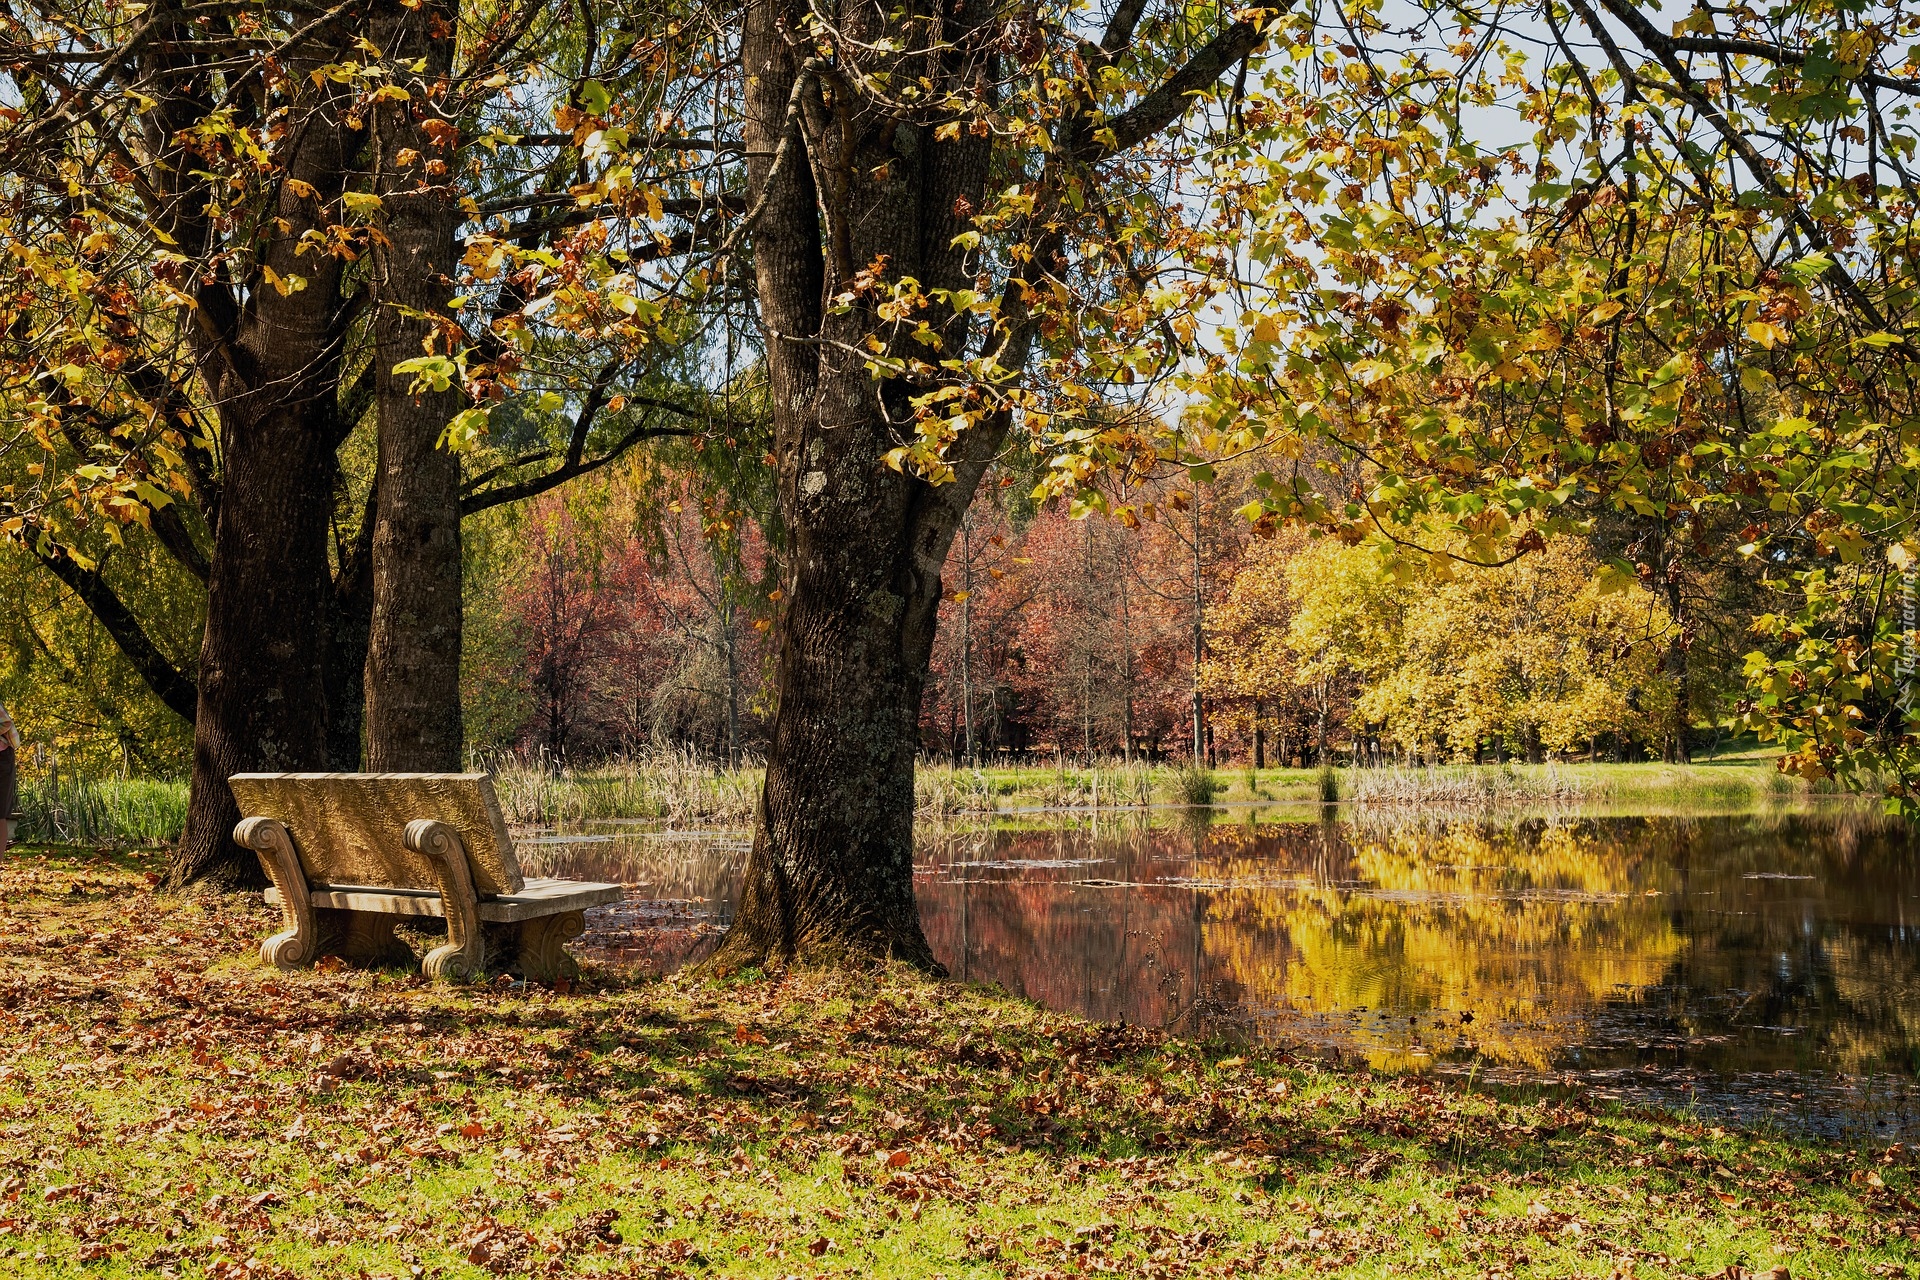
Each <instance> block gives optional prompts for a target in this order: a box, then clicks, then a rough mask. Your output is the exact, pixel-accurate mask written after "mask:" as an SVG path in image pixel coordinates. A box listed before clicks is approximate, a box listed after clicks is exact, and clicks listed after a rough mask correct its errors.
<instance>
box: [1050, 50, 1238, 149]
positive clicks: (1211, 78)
mask: <svg viewBox="0 0 1920 1280" xmlns="http://www.w3.org/2000/svg"><path fill="white" fill-rule="evenodd" d="M1260 39H1261V36H1260V26H1259V24H1258V23H1255V22H1245V21H1242V22H1236V23H1234V24H1233V25H1232V26H1230V27H1228V28H1226V29H1225V30H1223V31H1222V32H1221V33H1220V34H1219V35H1217V36H1215V37H1214V38H1213V39H1211V40H1209V41H1208V42H1207V43H1206V45H1205V47H1203V48H1202V49H1201V50H1200V52H1198V53H1196V54H1194V55H1193V57H1191V58H1189V59H1187V63H1186V65H1185V66H1183V67H1181V68H1180V69H1179V70H1178V71H1176V72H1174V73H1173V74H1172V75H1171V76H1169V77H1168V78H1167V80H1166V82H1165V83H1163V84H1162V85H1161V86H1160V87H1159V88H1158V89H1155V90H1154V91H1153V92H1152V93H1150V94H1148V95H1147V96H1146V97H1144V98H1142V99H1140V101H1139V102H1136V103H1135V104H1134V105H1133V106H1132V107H1131V108H1130V109H1128V110H1126V111H1123V112H1122V113H1120V114H1119V115H1117V116H1115V117H1114V118H1113V119H1111V120H1109V121H1107V123H1106V124H1105V126H1103V127H1104V128H1106V129H1110V130H1112V132H1113V141H1112V143H1111V144H1108V143H1105V142H1102V141H1101V140H1100V127H1096V128H1095V129H1094V131H1093V136H1092V138H1091V139H1089V140H1088V141H1085V142H1082V143H1081V144H1080V145H1079V146H1078V147H1077V148H1076V153H1077V156H1078V158H1080V159H1083V160H1098V159H1101V158H1102V157H1105V156H1110V155H1113V154H1114V153H1116V152H1120V151H1125V150H1127V149H1128V148H1130V147H1132V146H1134V145H1135V144H1137V143H1139V142H1141V141H1143V140H1145V139H1147V138H1149V137H1151V136H1152V135H1154V134H1156V133H1158V132H1160V131H1161V130H1162V129H1164V128H1166V127H1167V126H1168V125H1170V124H1172V123H1173V122H1174V121H1175V120H1178V119H1179V118H1180V117H1181V116H1183V115H1185V114H1186V113H1187V110H1188V108H1189V107H1191V106H1192V105H1193V104H1192V103H1190V102H1189V101H1188V98H1189V97H1191V96H1192V95H1193V94H1196V93H1199V92H1201V91H1202V90H1204V89H1206V88H1207V87H1208V86H1209V85H1211V84H1213V83H1214V82H1215V81H1216V80H1218V79H1219V78H1220V76H1221V73H1222V72H1224V71H1225V70H1226V69H1227V68H1228V67H1230V66H1232V65H1233V64H1234V63H1236V62H1238V61H1240V59H1242V58H1244V57H1246V56H1247V55H1248V54H1250V53H1252V52H1253V51H1254V50H1255V49H1257V48H1259V47H1260Z"/></svg>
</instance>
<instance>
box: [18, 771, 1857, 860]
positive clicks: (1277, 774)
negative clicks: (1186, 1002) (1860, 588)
mask: <svg viewBox="0 0 1920 1280" xmlns="http://www.w3.org/2000/svg"><path fill="white" fill-rule="evenodd" d="M487 767H489V768H490V769H491V770H492V772H493V774H494V779H495V785H496V788H497V790H498V792H499V796H500V804H501V808H502V809H503V810H504V811H505V814H506V817H507V821H509V822H511V823H514V824H517V825H525V826H556V825H567V824H576V823H582V822H593V821H605V820H620V819H624V820H657V821H661V822H666V823H672V824H678V825H684V826H702V825H721V826H744V825H747V824H748V823H750V822H752V820H753V812H754V805H755V803H756V802H757V801H758V799H759V796H760V783H761V777H762V775H761V771H760V769H759V768H757V767H754V766H741V767H737V768H728V767H726V766H720V765H714V764H711V763H708V762H705V761H702V760H700V759H698V758H696V757H694V756H692V755H686V754H676V753H672V752H665V753H661V754H658V755H654V756H647V757H636V758H633V759H627V760H618V761H613V762H609V763H605V764H599V765H593V766H589V767H585V768H580V769H552V768H549V767H545V766H542V765H538V764H529V763H526V762H523V761H518V760H514V759H505V760H499V761H493V762H489V764H488V766H487ZM915 790H916V803H917V804H918V807H919V811H920V813H921V814H922V816H926V817H938V816H942V815H962V814H991V813H1018V812H1020V811H1022V810H1031V809H1054V808H1100V809H1112V808H1142V807H1146V806H1149V805H1169V804H1171V805H1183V804H1207V803H1214V804H1243V803H1264V802H1267V801H1277V802H1281V803H1285V804H1299V805H1315V804H1318V803H1320V802H1321V801H1322V800H1323V799H1324V798H1325V797H1326V795H1327V794H1328V793H1329V790H1330V791H1331V793H1332V794H1333V795H1334V796H1336V797H1337V798H1338V799H1339V800H1342V801H1346V802H1350V803H1353V804H1355V805H1359V806H1363V807H1372V808H1380V809H1391V808H1393V807H1395V806H1400V805H1435V804H1439V805H1448V806H1465V807H1469V808H1472V807H1492V806H1502V805H1506V806H1524V805H1554V804H1572V803H1578V804H1583V805H1611V806H1635V805H1647V806H1659V807H1673V806H1687V805H1706V806H1721V807H1737V806H1742V805H1751V804H1763V803H1768V802H1778V801H1786V802H1791V801H1795V800H1801V799H1805V798H1808V797H1809V796H1812V795H1816V794H1830V793H1831V788H1819V787H1810V786H1809V785H1808V784H1806V783H1805V782H1803V781H1801V780H1799V779H1796V778H1790V777H1787V776H1785V775H1783V774H1781V773H1780V772H1779V771H1778V770H1776V769H1775V768H1774V767H1773V765H1772V761H1771V759H1770V758H1769V757H1766V756H1764V755H1762V754H1761V753H1759V752H1755V751H1748V752H1747V753H1745V754H1743V755H1736V756H1730V757H1726V758H1723V759H1721V760H1719V761H1716V762H1713V763H1700V764H1692V765H1666V764H1545V765H1526V764H1505V765H1443V766H1438V767H1432V768H1400V767H1394V766H1386V767H1381V768H1339V769H1333V770H1330V771H1328V772H1327V773H1325V774H1323V773H1322V772H1321V771H1318V770H1313V769H1261V770H1258V771H1256V770H1253V769H1247V768H1223V769H1213V770H1204V769H1203V770H1196V769H1192V768H1189V767H1187V766H1185V765H1176V764H1160V765H1150V764H1146V763H1144V762H1139V761H1135V762H1132V763H1123V762H1119V761H1114V762H1110V763H1105V764H1098V765H1091V766H1081V765H1075V764H1069V763H1066V762H1064V761H1063V762H1061V763H1058V764H1024V765H999V766H990V767H982V768H978V769H970V768H955V767H954V766H952V765H950V764H947V763H945V762H940V761H933V762H923V763H922V764H921V766H920V768H919V771H918V773H917V774H916V777H915ZM21 808H22V809H23V810H24V813H25V821H24V823H23V825H22V839H26V840H39V841H53V842H62V841H64V842H76V843H84V844H103V843H118V844H130V845H143V844H158V843H165V842H167V841H171V840H173V839H176V838H177V837H178V836H179V833H180V830H181V828H182V826H183V825H184V823H185V821H186V812H187V784H186V783H184V782H165V781H152V780H146V779H128V780H123V779H117V778H107V779H93V778H86V777H76V776H72V775H63V776H61V777H59V778H58V779H55V778H53V777H51V776H49V775H41V776H37V777H34V776H30V777H29V778H27V779H26V781H25V785H24V787H23V788H22V792H21Z"/></svg>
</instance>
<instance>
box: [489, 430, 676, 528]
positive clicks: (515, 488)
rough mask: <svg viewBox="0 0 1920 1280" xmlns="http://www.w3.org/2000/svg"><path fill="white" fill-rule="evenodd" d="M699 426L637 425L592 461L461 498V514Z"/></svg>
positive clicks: (552, 484)
mask: <svg viewBox="0 0 1920 1280" xmlns="http://www.w3.org/2000/svg"><path fill="white" fill-rule="evenodd" d="M699 434H700V431H699V429H698V428H695V427H645V426H642V427H635V428H634V429H633V430H632V431H629V432H627V434H626V435H624V436H622V437H621V438H620V440H619V441H618V442H617V443H616V444H615V445H614V446H613V448H611V449H609V450H607V451H606V452H605V453H603V454H601V455H600V456H599V457H597V458H593V459H591V460H588V461H584V462H580V463H573V462H567V463H563V464H561V465H560V466H558V467H555V468H554V469H553V470H552V471H549V472H547V474H545V475H543V476H535V477H534V478H533V479H531V480H522V481H520V482H518V483H517V484H507V485H501V486H500V487H499V488H498V489H488V490H486V491H485V492H483V493H473V494H468V495H467V496H466V497H464V498H462V499H461V500H460V514H461V515H462V516H470V515H473V514H474V513H475V512H477V511H485V510H487V509H489V508H491V507H499V506H504V505H506V504H507V503H509V502H519V501H520V500H521V499H523V498H537V497H539V496H540V495H541V494H543V493H545V492H547V491H548V490H549V489H557V488H559V487H560V486H561V485H563V484H565V483H566V482H567V481H569V480H572V479H574V478H575V477H577V476H584V475H591V474H592V473H593V472H595V471H598V470H599V469H600V468H602V467H604V466H606V465H607V464H608V463H610V462H613V461H616V460H617V459H618V458H619V457H620V456H621V455H622V454H624V453H626V452H627V450H629V449H631V448H633V446H634V445H636V444H639V443H640V442H641V441H642V440H653V439H658V438H660V437H662V436H697V435H699Z"/></svg>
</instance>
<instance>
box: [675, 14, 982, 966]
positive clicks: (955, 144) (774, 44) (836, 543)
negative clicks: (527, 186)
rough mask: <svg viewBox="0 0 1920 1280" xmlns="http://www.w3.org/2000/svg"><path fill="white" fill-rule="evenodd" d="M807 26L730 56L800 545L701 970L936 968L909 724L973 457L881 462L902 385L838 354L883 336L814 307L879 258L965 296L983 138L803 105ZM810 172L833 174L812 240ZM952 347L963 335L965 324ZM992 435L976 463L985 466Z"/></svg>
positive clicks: (754, 17)
mask: <svg viewBox="0 0 1920 1280" xmlns="http://www.w3.org/2000/svg"><path fill="white" fill-rule="evenodd" d="M788 10H790V11H788ZM803 18H804V10H803V6H800V5H797V4H793V3H791V0H755V3H753V4H752V5H751V7H750V8H749V10H748V13H747V16H746V25H745V31H744V33H743V42H742V51H743V55H744V57H745V60H746V65H747V69H748V81H747V85H748V88H747V96H748V110H747V120H748V126H747V151H748V155H749V157H751V159H750V161H749V165H750V169H749V174H750V182H749V186H750V188H751V190H752V191H753V192H754V197H755V198H756V199H758V198H760V193H762V192H764V193H765V198H766V200H767V209H766V215H765V218H764V221H763V223H762V225H761V228H760V229H759V230H758V231H757V232H756V238H755V251H754V268H755V272H756V275H757V279H756V286H757V290H758V294H759V299H760V314H761V319H762V322H763V324H764V325H765V326H766V329H767V349H768V353H769V354H768V365H769V372H770V374H771V380H772V386H771V391H772V395H771V400H772V412H773V426H774V450H775V454H776V457H777V459H778V461H779V467H780V496H781V505H782V509H783V514H784V516H785V518H786V522H787V525H788V528H789V529H790V530H792V537H793V545H792V555H791V557H790V560H789V566H790V567H789V581H788V583H787V586H786V593H787V599H788V605H787V610H786V613H785V614H784V616H783V618H782V620H781V628H780V634H779V659H778V666H777V677H776V678H777V681H778V691H779V703H778V706H777V709H776V711H775V714H774V723H773V740H772V744H771V747H770V749H769V752H768V756H767V779H766V788H765V791H764V794H763V796H762V800H761V812H760V820H759V823H758V828H757V830H756V832H755V835H754V843H753V852H752V854H751V856H750V859H749V862H748V867H747V877H746V884H745V888H744V891H743V895H742V900H741V906H740V912H739V915H738V917H737V918H736V920H735V922H734V926H733V928H732V930H731V931H730V932H729V933H728V935H727V938H726V940H725V941H724V942H723V943H722V945H721V948H720V950H719V951H718V952H717V953H716V954H715V957H714V959H713V961H712V962H711V964H712V965H713V966H714V967H716V968H718V969H721V970H726V969H733V968H739V967H743V966H746V965H752V964H761V963H766V962H769V961H774V962H798V963H805V964H813V963H819V964H835V963H846V962H849V961H853V962H858V961H860V960H863V959H886V958H892V959H898V960H904V961H906V962H908V963H910V964H914V965H918V966H920V967H922V968H933V967H935V966H934V959H933V953H932V951H931V950H930V948H929V947H928V945H927V941H926V937H925V935H924V934H923V933H922V932H921V929H920V916H919V910H918V907H917V906H916V904H915V902H914V896H913V813H914V800H913V767H914V753H915V744H916V733H915V725H916V723H917V721H918V718H919V711H920V695H921V690H922V687H923V685H924V683H925V680H926V674H927V665H928V659H929V658H930V656H931V654H932V651H933V637H934V629H935V624H936V621H937V617H938V611H939V605H940V594H941V586H940V570H941V567H942V565H943V564H944V563H945V561H946V556H947V550H948V547H949V546H950V545H951V543H952V539H953V535H954V532H955V530H956V529H957V528H958V527H959V522H960V518H961V516H962V514H963V513H964V512H965V510H966V508H967V505H968V503H969V501H970V500H971V498H972V495H973V492H974V490H975V489H976V488H977V487H978V485H979V481H980V476H981V474H982V473H983V471H984V463H983V462H978V463H976V462H974V461H969V460H963V467H962V471H961V475H960V477H959V478H958V479H956V480H955V481H953V482H952V483H950V484H947V485H942V486H940V487H939V488H937V489H936V488H934V487H932V486H930V485H928V484H926V483H925V482H924V481H922V480H919V479H916V478H914V477H911V476H908V475H904V474H901V473H899V472H896V471H892V470H889V469H888V468H887V467H886V466H884V465H883V463H882V458H883V456H884V455H885V454H886V453H887V451H888V450H889V449H891V448H892V447H893V446H894V445H895V444H896V443H897V437H896V435H895V432H894V429H893V428H892V427H890V426H889V425H888V423H887V422H886V421H885V420H884V419H883V418H882V416H881V411H880V407H879V406H880V404H881V403H882V402H884V403H885V404H886V406H887V416H889V417H891V418H892V419H893V420H894V421H896V422H900V421H905V420H907V419H908V418H910V417H911V416H912V413H911V409H910V407H909V406H908V404H907V391H906V389H905V388H903V387H900V386H897V385H894V384H889V383H882V384H881V385H880V386H878V387H876V386H875V384H874V381H873V379H872V377H871V375H870V374H869V373H868V372H867V369H866V367H865V365H864V362H863V361H861V360H860V359H859V358H858V357H852V358H849V357H846V356H844V355H840V354H833V353H835V352H843V351H848V350H858V349H859V344H860V343H861V342H862V341H863V340H864V338H865V336H866V334H867V333H869V332H871V331H872V330H873V329H874V328H875V327H876V325H875V321H874V315H873V312H872V310H871V309H870V306H869V305H861V306H855V307H853V308H851V309H849V310H846V311H844V312H843V313H842V314H838V315H832V314H828V313H827V309H826V307H825V306H824V305H823V303H824V300H825V298H827V297H831V296H833V295H836V294H839V293H841V292H842V291H844V290H846V289H848V288H850V287H855V281H854V276H855V274H856V273H857V272H858V271H859V270H860V269H861V268H863V267H866V266H867V265H868V264H869V263H873V262H875V261H876V260H877V259H878V258H879V257H880V256H881V255H885V257H886V261H887V263H888V266H887V269H886V277H887V279H889V280H892V279H898V278H899V277H901V276H914V277H915V278H917V279H918V280H920V281H921V283H922V285H923V286H924V287H926V288H928V289H933V288H942V287H945V288H958V287H962V286H963V285H964V284H966V283H968V279H967V277H966V275H965V273H964V271H963V262H962V259H961V257H960V253H959V251H957V250H955V249H953V248H952V247H951V244H952V240H953V238H954V236H956V235H957V234H959V232H960V231H962V230H963V229H964V228H965V225H966V224H965V221H964V218H965V214H966V210H968V209H970V208H977V207H979V206H980V204H981V202H982V200H983V199H984V191H985V184H986V171H987V165H986V161H987V144H986V143H985V142H983V141H977V140H974V139H972V138H962V139H956V140H952V141H948V142H936V141H935V140H934V138H933V136H932V130H931V129H926V128H923V127H921V126H919V125H914V124H905V123H899V122H895V121H889V120H888V119H887V118H886V117H885V116H883V115H882V114H881V113H880V112H879V111H877V110H874V109H871V108H870V107H867V106H865V105H863V104H860V103H858V102H857V101H856V102H855V103H853V104H851V106H852V108H853V110H852V116H851V119H850V120H848V121H847V123H848V124H849V125H850V128H848V129H846V130H845V131H844V132H843V131H842V129H841V127H840V124H839V123H838V122H830V116H829V112H830V108H829V107H828V106H827V104H826V102H825V100H824V99H823V97H822V94H821V90H820V84H819V82H818V81H817V80H815V79H812V78H808V79H807V80H806V82H804V83H800V85H799V95H798V98H797V99H795V85H796V83H797V82H800V81H801V80H802V77H803V76H808V75H809V73H808V72H806V71H805V70H804V69H803V68H802V67H801V66H800V65H799V63H798V61H797V59H796V58H795V57H794V55H793V53H792V51H791V49H790V48H789V47H788V45H787V43H786V41H785V39H784V38H783V31H782V28H783V27H784V28H786V29H787V30H799V29H801V27H802V26H803ZM844 18H845V21H846V22H847V24H848V27H847V31H846V34H847V35H848V36H849V37H850V38H853V39H876V38H878V37H880V36H882V35H883V34H885V33H884V32H883V31H882V30H881V29H880V24H881V22H882V21H883V15H882V14H881V12H880V11H879V10H872V9H854V10H850V11H848V12H847V13H845V15H844ZM949 30H951V28H950V29H949ZM962 39H964V37H962ZM950 56H951V57H953V58H954V62H953V64H952V65H945V66H943V65H933V63H932V60H929V59H927V58H924V57H919V56H916V55H912V54H907V55H902V56H901V57H900V58H899V59H898V65H896V66H894V67H893V68H892V70H893V72H894V73H895V74H897V75H905V76H908V77H909V78H910V77H911V76H913V75H917V74H927V73H929V72H931V73H933V74H936V75H945V74H947V73H950V72H952V71H953V70H955V69H956V68H957V66H958V65H959V59H958V55H950ZM790 101H797V102H798V103H799V106H800V108H801V115H802V116H803V117H804V121H805V123H804V145H805V148H806V150H805V152H803V151H802V150H801V146H802V136H801V135H800V133H799V132H798V131H796V134H795V136H794V137H792V139H791V140H790V141H789V143H788V147H789V151H790V152H791V154H790V155H789V156H788V158H787V159H786V160H785V161H784V162H781V163H780V164H779V167H778V172H774V165H775V159H774V157H775V155H776V153H777V151H778V149H779V147H780V143H781V140H782V138H783V136H786V135H787V134H788V132H789V124H788V104H789V102H790ZM838 109H840V110H843V111H844V110H846V109H847V107H846V106H845V105H842V106H841V107H839V108H838ZM814 172H825V173H832V174H836V175H838V179H837V182H838V185H839V190H838V191H836V192H835V193H833V195H834V199H833V200H832V207H831V208H830V209H829V210H828V211H827V217H826V221H825V226H824V227H823V226H822V223H821V220H820V217H819V216H818V214H817V213H816V210H817V209H818V208H819V203H818V201H817V199H816V190H815V186H814V182H813V178H812V173H814ZM823 232H824V234H823ZM823 244H825V245H827V246H829V248H828V250H827V251H826V252H823ZM950 333H951V336H952V339H953V341H954V342H955V343H956V344H957V343H958V342H959V341H962V340H964V336H965V335H964V330H963V329H958V328H956V327H953V326H950ZM822 339H824V343H822V342H821V340H822ZM835 343H840V344H845V346H839V347H836V346H834V345H833V344H835ZM987 434H988V433H986V432H983V433H982V438H981V439H980V440H979V441H978V442H976V443H974V444H973V445H972V446H971V448H972V450H973V453H972V454H970V455H969V456H970V457H972V456H975V455H977V456H978V457H981V458H984V457H986V456H990V454H991V448H990V442H989V441H988V440H987V439H986V438H985V437H986V435H987Z"/></svg>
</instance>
